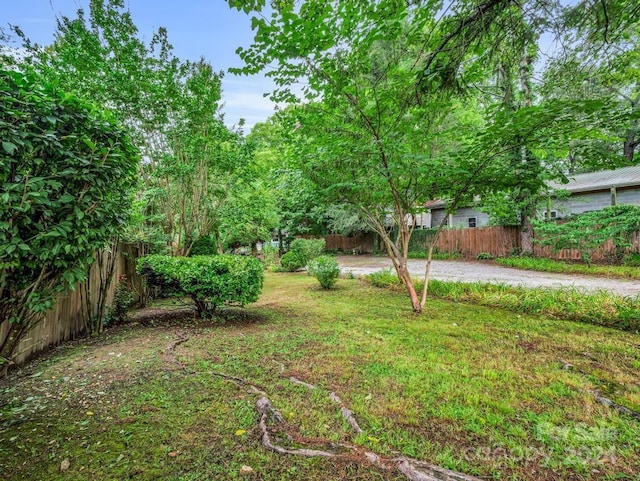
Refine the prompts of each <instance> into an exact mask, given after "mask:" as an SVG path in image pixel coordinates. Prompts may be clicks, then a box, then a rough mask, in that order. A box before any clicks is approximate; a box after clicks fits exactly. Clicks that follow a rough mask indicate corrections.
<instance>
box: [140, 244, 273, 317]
mask: <svg viewBox="0 0 640 481" xmlns="http://www.w3.org/2000/svg"><path fill="white" fill-rule="evenodd" d="M138 273H140V274H142V275H144V276H145V278H146V280H147V283H148V284H149V285H151V286H154V287H167V286H171V287H173V288H175V289H176V290H177V291H178V292H180V293H182V294H185V295H188V296H190V297H191V299H193V302H194V304H195V306H196V309H197V311H198V314H199V315H200V316H201V317H205V316H208V315H211V314H212V313H213V312H214V311H215V310H216V309H217V308H218V307H219V306H222V305H237V306H245V305H246V304H249V303H251V302H255V301H257V300H258V296H259V295H260V292H261V291H262V284H263V282H264V269H263V266H262V263H261V262H260V261H259V260H258V259H256V258H254V257H245V256H235V255H229V254H224V255H217V256H194V257H169V256H161V255H152V256H147V257H143V258H142V259H139V260H138Z"/></svg>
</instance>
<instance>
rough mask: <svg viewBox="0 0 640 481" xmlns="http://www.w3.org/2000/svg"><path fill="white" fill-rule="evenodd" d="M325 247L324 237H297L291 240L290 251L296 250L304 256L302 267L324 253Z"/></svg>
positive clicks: (295, 251)
mask: <svg viewBox="0 0 640 481" xmlns="http://www.w3.org/2000/svg"><path fill="white" fill-rule="evenodd" d="M324 247H325V241H324V239H296V240H294V241H293V242H291V245H290V246H289V252H294V253H296V254H298V255H299V256H300V257H301V258H302V261H303V262H302V267H304V266H306V265H307V263H308V262H309V261H310V260H312V259H315V258H316V257H318V256H320V255H322V251H323V250H324Z"/></svg>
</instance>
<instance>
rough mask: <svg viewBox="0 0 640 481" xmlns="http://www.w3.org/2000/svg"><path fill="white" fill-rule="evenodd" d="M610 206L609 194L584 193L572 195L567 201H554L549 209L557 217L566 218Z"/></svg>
mask: <svg viewBox="0 0 640 481" xmlns="http://www.w3.org/2000/svg"><path fill="white" fill-rule="evenodd" d="M610 205H611V192H608V191H607V192H585V193H576V194H572V195H571V197H569V198H568V199H560V200H555V201H553V202H552V203H551V206H552V207H551V208H552V209H553V210H556V211H558V217H567V216H568V215H571V214H582V213H583V212H588V211H592V210H602V209H604V208H605V207H609V206H610ZM543 210H546V209H543Z"/></svg>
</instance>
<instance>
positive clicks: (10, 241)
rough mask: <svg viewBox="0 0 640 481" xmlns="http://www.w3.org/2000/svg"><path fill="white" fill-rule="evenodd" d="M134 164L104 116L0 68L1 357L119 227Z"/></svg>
mask: <svg viewBox="0 0 640 481" xmlns="http://www.w3.org/2000/svg"><path fill="white" fill-rule="evenodd" d="M137 165H138V154H137V152H136V150H135V148H134V147H133V145H132V143H131V141H130V139H129V137H128V135H127V132H126V131H125V130H124V128H122V127H121V126H120V125H119V124H118V123H117V122H116V121H115V120H114V119H113V117H112V116H111V115H110V114H109V113H108V112H105V111H102V110H100V109H98V108H96V107H95V106H94V105H92V104H90V103H87V102H85V101H83V100H80V99H78V98H77V97H75V96H73V95H68V94H63V93H60V92H57V91H55V90H54V89H52V88H49V87H46V86H43V85H42V82H41V81H40V80H39V79H36V78H31V77H29V76H25V75H23V74H21V73H19V72H14V71H4V70H0V324H4V323H5V322H10V323H11V327H10V330H11V333H10V335H8V336H7V337H6V342H5V344H3V345H0V357H6V358H8V357H10V356H11V354H12V351H13V350H14V348H15V346H16V345H17V343H18V342H19V340H20V338H21V336H23V335H24V334H25V333H26V332H27V331H28V330H29V329H30V327H31V325H32V324H34V323H36V322H38V320H39V319H41V317H40V316H39V314H40V313H42V312H44V311H46V310H48V309H49V308H51V306H52V305H53V303H54V300H55V296H56V293H57V292H58V291H60V290H61V289H63V288H64V287H67V286H72V285H74V284H76V283H77V282H78V281H81V280H83V279H84V278H85V277H86V273H87V267H88V266H89V265H90V264H91V263H92V262H93V256H94V252H95V251H96V249H100V248H102V247H104V246H106V245H107V244H108V243H109V241H110V240H111V239H112V237H113V236H114V235H116V234H117V233H118V231H119V229H120V228H121V227H122V226H123V225H124V224H125V222H126V220H127V215H128V212H129V207H130V205H131V199H132V195H131V193H132V189H133V187H134V186H135V184H136V171H137Z"/></svg>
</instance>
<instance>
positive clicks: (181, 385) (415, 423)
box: [0, 273, 640, 480]
mask: <svg viewBox="0 0 640 481" xmlns="http://www.w3.org/2000/svg"><path fill="white" fill-rule="evenodd" d="M408 304H409V303H408V302H407V300H406V298H405V296H404V295H402V294H398V293H396V292H392V291H390V290H385V289H379V288H375V287H371V286H368V285H366V284H364V283H363V282H362V281H359V280H357V279H351V280H344V279H342V280H340V281H339V282H338V284H337V288H336V289H333V290H330V291H324V290H321V289H319V288H318V287H317V281H316V280H315V279H313V278H311V277H308V276H306V275H305V274H284V273H278V274H268V275H267V278H266V285H265V292H264V294H263V296H262V297H261V299H260V301H259V302H258V303H257V304H256V305H253V306H250V307H249V308H247V309H246V313H244V314H242V313H240V311H234V312H233V313H232V315H231V316H230V319H228V320H227V322H226V323H224V324H222V323H202V322H199V323H194V322H192V321H162V322H158V323H155V324H153V323H152V324H151V325H146V326H141V325H131V326H128V327H126V328H121V329H114V330H111V331H110V332H108V333H107V335H105V336H104V337H103V338H101V339H97V340H93V341H91V342H88V343H76V344H73V345H67V346H63V347H61V348H58V349H56V350H55V352H54V353H52V354H51V355H49V356H47V357H45V358H43V359H41V360H39V361H37V362H35V363H33V364H31V365H30V366H28V367H27V368H26V369H24V370H23V372H21V373H20V374H19V375H18V376H17V377H13V378H12V379H9V380H5V381H3V382H2V384H0V477H1V478H2V479H10V480H23V479H33V480H36V479H37V480H40V479H54V480H56V479H69V480H71V479H73V480H85V479H91V480H103V479H104V480H111V479H113V480H123V479H137V480H138V479H140V480H147V479H148V480H151V479H163V480H164V479H166V480H222V479H236V478H238V479H265V480H279V479H283V480H288V479H300V480H340V479H349V480H351V479H357V480H381V479H391V480H395V479H404V477H402V476H400V475H399V474H397V473H395V474H394V473H390V472H381V471H379V470H378V469H376V468H374V467H372V466H371V465H368V464H366V463H361V462H358V461H357V460H353V461H348V460H341V461H340V462H334V461H332V460H326V459H319V458H313V459H312V458H302V457H296V456H286V455H279V454H275V453H273V452H269V451H266V450H265V449H264V448H263V447H262V446H261V444H260V439H259V431H258V427H257V412H256V408H255V403H256V400H257V398H258V395H257V394H255V393H254V392H253V391H252V390H251V389H249V388H248V387H247V386H245V385H242V384H237V383H234V382H233V381H229V380H225V379H223V378H221V377H218V376H214V375H212V374H211V372H216V373H224V374H226V375H230V376H236V377H239V378H242V379H244V380H246V381H249V382H251V383H253V384H254V385H256V386H259V387H260V388H261V389H262V390H264V391H265V392H266V393H267V395H268V396H269V399H270V400H271V401H272V403H273V404H274V405H275V407H277V408H278V409H279V410H281V412H282V414H283V416H284V418H285V420H286V424H285V425H283V426H281V427H280V433H279V434H277V433H276V434H274V437H275V441H276V442H278V443H279V444H283V445H288V446H290V445H295V446H304V447H310V448H318V449H327V448H328V446H329V444H330V443H340V442H349V443H355V444H357V445H359V446H362V447H364V448H366V449H369V450H373V451H375V452H377V453H379V454H383V455H390V456H397V455H399V454H403V455H407V456H411V457H414V458H419V459H423V460H427V461H429V462H432V463H434V464H438V465H441V466H444V467H447V468H450V469H454V470H458V471H462V472H465V473H468V474H473V475H477V476H481V477H483V478H487V479H496V480H587V479H592V480H603V479H604V480H614V479H618V480H619V479H630V480H631V479H638V478H637V473H638V472H640V422H639V421H637V420H634V419H632V418H630V417H626V416H624V415H621V414H618V413H617V412H615V411H613V410H611V409H610V408H608V407H606V406H603V405H601V404H599V403H597V402H596V400H595V398H594V396H593V395H592V394H591V393H590V392H589V391H593V390H597V391H599V392H600V393H602V395H604V396H606V397H608V398H610V399H612V400H613V401H615V402H616V403H619V404H622V405H625V406H627V407H629V408H631V409H634V410H640V384H639V382H638V379H639V378H640V376H639V374H640V336H639V335H637V334H633V333H629V332H621V331H616V330H612V329H606V328H602V327H597V326H591V325H586V324H579V323H574V322H569V321H561V320H555V319H548V318H544V317H537V316H528V315H519V314H517V313H513V312H509V311H505V310H500V309H492V308H488V307H483V306H473V305H466V304H462V303H454V302H448V301H440V300H431V301H430V302H429V303H428V305H427V308H426V312H425V314H423V315H422V316H416V315H415V314H413V313H412V312H411V311H410V309H409V307H408ZM184 338H187V340H186V341H184V342H182V343H180V344H178V345H176V347H175V357H176V358H177V360H178V361H180V362H181V363H183V364H184V365H185V366H186V369H182V368H181V366H180V364H179V363H178V362H176V359H174V357H173V356H172V355H170V354H168V353H167V348H168V347H170V346H172V345H173V343H174V342H175V341H176V340H178V339H184ZM563 363H570V364H572V365H573V366H574V368H573V369H572V370H565V369H563ZM193 372H195V373H193ZM291 376H295V377H296V378H298V379H300V380H302V381H305V382H308V383H311V384H314V385H315V386H316V387H317V389H315V390H309V389H307V388H305V387H303V386H300V385H297V384H294V383H292V382H290V381H289V377H291ZM332 391H334V392H336V393H337V394H338V395H339V396H340V398H341V399H342V400H343V401H344V403H345V404H346V405H347V406H348V407H349V408H350V409H352V410H353V411H354V413H355V416H356V418H357V420H358V422H359V424H360V426H361V427H362V428H363V430H364V432H363V433H362V434H354V433H353V431H351V430H350V429H349V426H348V425H347V424H346V422H345V421H344V420H343V419H342V417H341V416H340V411H339V409H338V408H337V407H336V405H335V404H334V403H333V402H332V401H331V400H330V399H329V396H328V394H329V392H332ZM287 435H288V436H287ZM67 460H68V468H67V463H66V462H65V463H64V464H65V465H64V466H63V467H64V468H66V469H64V470H62V471H61V470H60V468H61V464H62V463H63V461H67ZM242 466H249V467H251V468H252V469H253V472H252V473H250V474H246V475H243V474H241V468H242Z"/></svg>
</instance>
